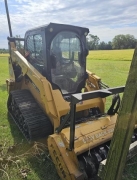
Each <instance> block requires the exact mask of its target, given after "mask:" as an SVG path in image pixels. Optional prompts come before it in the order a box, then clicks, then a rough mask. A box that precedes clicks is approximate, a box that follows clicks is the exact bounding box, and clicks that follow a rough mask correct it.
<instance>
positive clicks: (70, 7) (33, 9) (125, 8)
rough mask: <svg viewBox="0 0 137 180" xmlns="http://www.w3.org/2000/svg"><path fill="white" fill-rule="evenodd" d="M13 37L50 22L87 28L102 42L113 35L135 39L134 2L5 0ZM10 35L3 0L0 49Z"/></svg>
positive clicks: (136, 10)
mask: <svg viewBox="0 0 137 180" xmlns="http://www.w3.org/2000/svg"><path fill="white" fill-rule="evenodd" d="M8 5H9V12H10V17H11V26H12V31H13V36H15V35H21V37H24V34H25V32H26V31H27V30H28V29H31V28H34V27H37V26H40V25H44V24H48V23H49V22H54V23H62V24H63V23H64V24H72V25H77V26H82V27H87V28H89V29H90V33H91V34H93V35H97V36H98V37H99V38H100V40H101V41H106V42H107V41H111V40H112V39H113V37H114V36H115V35H118V34H131V35H134V36H135V38H137V0H90V1H89V0H77V1H76V0H75V1H74V0H66V1H65V0H8ZM7 36H9V30H8V24H7V18H6V12H5V6H4V0H0V48H3V47H4V48H7Z"/></svg>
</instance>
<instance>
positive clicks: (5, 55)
mask: <svg viewBox="0 0 137 180" xmlns="http://www.w3.org/2000/svg"><path fill="white" fill-rule="evenodd" d="M8 56H9V54H0V58H1V57H8Z"/></svg>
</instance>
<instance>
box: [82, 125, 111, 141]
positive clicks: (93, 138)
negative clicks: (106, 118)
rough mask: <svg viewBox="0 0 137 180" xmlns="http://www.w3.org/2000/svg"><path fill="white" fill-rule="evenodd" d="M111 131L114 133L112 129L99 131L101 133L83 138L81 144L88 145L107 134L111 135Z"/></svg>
mask: <svg viewBox="0 0 137 180" xmlns="http://www.w3.org/2000/svg"><path fill="white" fill-rule="evenodd" d="M113 131H114V128H111V129H106V130H104V131H101V132H99V133H97V134H93V135H87V136H84V137H83V142H84V143H88V142H91V141H94V140H97V139H99V138H101V137H104V136H106V135H107V134H110V133H113Z"/></svg>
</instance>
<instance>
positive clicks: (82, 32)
mask: <svg viewBox="0 0 137 180" xmlns="http://www.w3.org/2000/svg"><path fill="white" fill-rule="evenodd" d="M5 2H6V1H5ZM5 4H6V3H5ZM6 9H7V4H6ZM7 15H8V9H7ZM7 17H8V22H9V30H10V37H8V42H9V49H10V57H9V73H10V78H9V79H7V81H6V82H7V88H8V92H9V98H8V102H7V106H8V111H9V114H10V115H11V117H12V118H13V120H14V121H15V123H16V124H17V126H18V127H19V129H20V131H21V132H22V133H23V134H24V136H25V138H26V139H27V140H28V141H29V142H32V141H37V140H40V139H43V138H47V143H48V149H49V153H50V155H51V158H52V160H53V162H54V164H55V166H56V169H57V171H58V174H59V176H60V177H61V179H62V180H64V179H66V180H72V179H73V180H83V179H89V178H92V177H94V176H96V175H97V172H98V168H99V164H100V162H101V161H103V160H104V159H106V157H107V153H108V150H109V145H110V140H111V138H112V135H113V131H114V127H115V123H116V119H117V111H118V108H119V105H120V97H119V95H118V93H121V92H123V91H124V87H116V88H108V87H107V86H106V85H105V84H104V83H102V82H101V79H100V78H99V77H98V76H97V75H95V74H94V73H92V72H89V71H88V70H86V57H87V55H88V49H87V45H86V36H87V35H88V33H89V29H87V28H82V27H77V26H72V25H64V24H55V23H50V24H48V25H45V26H42V27H38V28H35V29H31V30H28V31H27V32H26V34H25V37H24V38H14V37H12V31H11V26H10V19H9V15H8V16H7ZM16 41H24V49H23V50H22V51H18V50H17V48H16ZM110 95H114V97H113V102H112V105H111V107H110V109H109V110H108V112H107V113H106V112H105V98H106V97H107V96H110ZM133 139H134V140H135V136H134V137H133Z"/></svg>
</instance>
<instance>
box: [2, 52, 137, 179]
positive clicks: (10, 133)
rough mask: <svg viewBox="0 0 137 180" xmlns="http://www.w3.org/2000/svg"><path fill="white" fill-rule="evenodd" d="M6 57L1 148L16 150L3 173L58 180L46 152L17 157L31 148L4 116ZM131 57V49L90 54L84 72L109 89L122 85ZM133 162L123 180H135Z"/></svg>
mask: <svg viewBox="0 0 137 180" xmlns="http://www.w3.org/2000/svg"><path fill="white" fill-rule="evenodd" d="M7 56H8V54H7V55H5V54H0V148H1V146H2V147H5V149H6V151H5V152H7V150H9V149H12V148H13V149H14V148H15V153H13V152H12V154H10V155H7V154H6V155H5V157H9V156H12V157H14V156H17V157H16V158H17V159H16V160H15V161H14V163H12V164H9V163H7V166H6V164H4V167H5V169H4V170H5V172H7V173H8V176H9V179H14V180H19V179H22V178H25V175H27V177H26V179H27V180H45V179H46V180H59V177H58V175H57V173H56V169H55V167H54V165H53V164H52V163H51V161H50V160H49V159H48V158H47V151H45V152H42V153H41V151H40V155H39V156H38V157H35V154H33V153H32V154H31V153H29V155H28V156H19V155H20V154H22V153H24V152H26V151H27V150H28V149H30V148H31V146H30V145H28V143H27V142H26V141H25V139H24V137H23V136H22V134H21V133H20V131H19V130H18V128H17V127H16V125H15V124H14V123H13V121H12V120H11V119H10V118H9V117H8V114H7V108H6V102H7V97H8V94H7V91H6V83H5V80H6V78H8V61H7ZM132 56H133V50H114V51H90V53H89V55H88V58H87V69H88V70H90V71H92V72H94V73H96V74H97V75H98V76H99V77H101V79H102V81H103V82H104V83H106V84H108V85H109V86H110V87H115V86H122V85H125V82H126V79H127V76H128V71H129V67H130V63H131V59H132ZM109 101H110V100H109ZM13 145H14V146H13ZM35 150H37V149H35ZM0 158H1V151H0ZM17 162H19V164H17ZM136 163H137V157H135V158H133V159H132V160H130V161H129V162H128V163H127V165H126V168H125V170H124V174H123V180H128V179H130V180H135V179H136V177H137V168H136V165H134V164H136ZM132 164H133V165H132ZM0 169H1V165H0ZM0 177H1V178H0V179H1V180H7V179H8V178H7V175H6V173H3V171H1V170H0Z"/></svg>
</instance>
